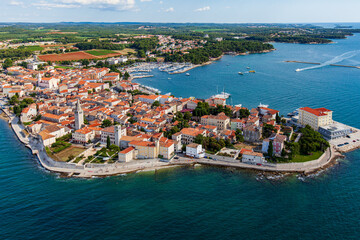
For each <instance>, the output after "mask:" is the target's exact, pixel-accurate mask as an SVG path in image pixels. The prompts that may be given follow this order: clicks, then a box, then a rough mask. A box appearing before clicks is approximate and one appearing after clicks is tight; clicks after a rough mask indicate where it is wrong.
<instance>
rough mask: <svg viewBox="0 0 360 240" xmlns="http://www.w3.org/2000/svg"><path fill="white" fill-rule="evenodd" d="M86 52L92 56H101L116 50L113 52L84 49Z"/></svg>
mask: <svg viewBox="0 0 360 240" xmlns="http://www.w3.org/2000/svg"><path fill="white" fill-rule="evenodd" d="M86 53H89V54H91V55H94V56H103V55H108V54H112V53H116V52H114V51H112V50H89V51H86Z"/></svg>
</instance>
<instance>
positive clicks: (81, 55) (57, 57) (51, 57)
mask: <svg viewBox="0 0 360 240" xmlns="http://www.w3.org/2000/svg"><path fill="white" fill-rule="evenodd" d="M38 57H39V59H40V60H42V61H50V62H60V61H76V60H81V59H97V58H98V57H96V56H94V55H91V54H89V53H86V52H71V53H63V54H48V55H40V56H38Z"/></svg>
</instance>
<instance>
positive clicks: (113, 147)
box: [109, 144, 120, 152]
mask: <svg viewBox="0 0 360 240" xmlns="http://www.w3.org/2000/svg"><path fill="white" fill-rule="evenodd" d="M109 149H110V150H111V151H114V152H118V151H120V148H119V146H116V145H115V144H111V145H110V147H109Z"/></svg>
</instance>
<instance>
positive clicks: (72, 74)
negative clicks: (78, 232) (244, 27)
mask: <svg viewBox="0 0 360 240" xmlns="http://www.w3.org/2000/svg"><path fill="white" fill-rule="evenodd" d="M208 38H209V36H208V35H205V36H204V37H203V38H202V39H201V40H181V39H179V38H178V39H174V38H173V37H171V36H166V35H156V36H155V35H140V36H139V35H137V36H133V37H131V38H129V37H126V38H122V39H120V40H121V41H120V42H118V43H117V44H118V45H116V44H115V43H104V42H94V41H89V42H81V43H77V44H70V45H66V44H65V45H60V46H58V45H57V44H56V43H55V42H36V43H32V42H30V43H14V42H11V41H4V42H2V45H3V46H2V47H3V48H4V49H7V50H5V51H9V52H4V54H14V53H15V52H16V51H19V52H18V53H17V54H25V55H26V56H25V57H26V59H22V58H21V57H20V58H18V60H16V61H14V62H13V61H12V60H11V59H6V60H5V61H4V62H3V64H2V66H3V68H4V69H3V70H4V72H3V73H2V74H1V75H0V84H1V85H0V89H1V93H2V97H3V99H2V109H3V110H4V112H5V113H6V114H7V117H9V118H10V120H9V122H11V124H12V127H13V129H14V131H15V132H16V133H17V136H18V137H19V138H20V140H21V141H22V142H23V143H25V144H26V145H27V146H28V147H29V148H31V149H32V151H33V153H34V154H37V155H38V157H39V159H40V163H41V164H42V165H43V166H44V167H45V168H47V169H49V170H52V171H55V172H66V173H68V174H70V175H78V176H81V177H89V176H94V175H97V176H103V175H115V174H120V173H124V172H133V171H137V170H144V169H153V168H154V169H158V168H162V167H169V166H174V165H176V166H177V165H184V164H185V165H188V164H196V163H199V164H208V165H223V166H232V167H242V168H252V169H258V170H267V171H298V172H306V171H313V170H316V169H319V168H321V167H323V166H324V165H326V164H328V163H329V162H330V160H332V159H334V158H335V157H336V156H338V155H336V154H335V153H334V151H340V152H341V151H349V150H352V149H355V148H357V147H359V146H360V140H359V138H360V135H359V134H360V133H359V131H358V130H357V129H355V128H352V127H349V126H346V125H344V124H341V123H338V122H335V121H333V119H332V111H331V110H328V109H326V108H316V109H313V108H310V107H301V108H299V109H297V110H295V111H294V112H293V113H291V114H289V115H288V116H286V117H284V116H283V115H281V114H280V113H279V111H277V110H274V109H271V108H269V107H268V106H267V105H263V104H260V105H259V106H258V107H256V108H252V109H248V108H246V107H244V106H242V105H241V104H239V105H235V106H232V105H229V104H227V99H228V97H229V94H227V93H225V92H222V93H221V94H217V95H214V96H211V97H210V96H209V98H207V99H197V98H195V97H189V98H179V97H177V96H173V95H171V94H165V95H162V94H161V92H160V91H159V90H157V89H154V88H151V87H148V86H143V85H140V84H138V83H136V82H134V81H133V80H134V79H136V78H141V77H151V76H152V75H148V74H149V73H150V72H151V71H152V69H154V68H158V69H159V70H160V71H166V72H167V73H169V74H176V73H184V72H186V71H188V70H190V69H192V68H194V67H197V66H200V65H201V64H207V63H208V62H209V61H211V60H215V59H217V58H218V57H221V56H222V55H223V54H248V53H255V52H266V51H270V50H272V49H273V47H272V46H271V45H270V44H265V43H259V42H251V41H248V42H246V41H245V43H244V42H243V41H240V42H235V43H234V42H231V44H233V45H231V44H228V43H227V44H225V43H224V42H227V41H225V40H224V39H223V38H221V37H216V38H214V39H213V40H212V41H214V42H213V43H212V45H210V46H211V47H209V45H206V43H207V39H208ZM117 40H119V39H117ZM130 41H131V42H130ZM34 44H37V45H36V46H34ZM121 44H132V45H131V46H132V47H134V48H135V49H136V51H137V54H135V53H134V51H133V49H130V48H129V49H123V47H119V46H122V45H121ZM239 44H240V45H241V46H242V48H241V50H240V49H237V48H236V46H237V47H239V46H240V45H239ZM98 45H99V46H98ZM216 45H219V46H221V51H220V49H219V47H217V49H213V47H214V46H216ZM39 46H42V47H39ZM127 46H129V45H127ZM24 47H25V48H31V47H33V48H34V49H33V50H34V51H31V53H32V54H34V55H33V56H30V55H29V53H28V52H27V50H26V49H25V50H24ZM35 48H36V49H35ZM40 48H41V51H43V53H44V51H46V53H47V54H45V55H40V54H39V53H40ZM99 48H106V49H117V48H118V49H117V50H119V49H121V50H119V51H115V50H114V51H110V50H94V49H99ZM54 49H55V50H54ZM91 49H92V50H91ZM147 49H152V51H148V50H147ZM250 49H252V50H250ZM79 50H82V51H79ZM84 50H88V51H84ZM14 51H15V52H14ZM49 51H50V52H49ZM204 51H208V53H209V52H210V53H211V54H205V55H204ZM49 53H50V54H49ZM204 56H206V57H204ZM188 58H189V59H188ZM249 72H255V71H249ZM186 74H189V73H186ZM239 74H240V73H239ZM184 76H185V74H184ZM199 91H201V89H199ZM89 169H91V170H89ZM92 169H95V170H92Z"/></svg>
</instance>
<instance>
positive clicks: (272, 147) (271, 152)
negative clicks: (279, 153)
mask: <svg viewBox="0 0 360 240" xmlns="http://www.w3.org/2000/svg"><path fill="white" fill-rule="evenodd" d="M267 153H268V155H269V157H270V158H272V156H273V155H274V146H273V142H272V141H269V147H268V151H267Z"/></svg>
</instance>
